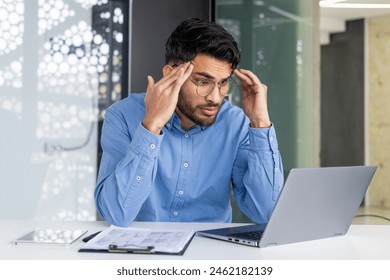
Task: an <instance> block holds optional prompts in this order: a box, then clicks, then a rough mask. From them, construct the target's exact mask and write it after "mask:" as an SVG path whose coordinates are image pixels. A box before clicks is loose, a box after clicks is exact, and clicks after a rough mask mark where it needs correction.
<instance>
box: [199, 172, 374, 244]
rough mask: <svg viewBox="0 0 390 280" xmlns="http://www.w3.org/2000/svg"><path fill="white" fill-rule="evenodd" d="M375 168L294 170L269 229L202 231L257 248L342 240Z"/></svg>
mask: <svg viewBox="0 0 390 280" xmlns="http://www.w3.org/2000/svg"><path fill="white" fill-rule="evenodd" d="M376 168H377V167H376V166H344V167H319V168H295V169H291V170H290V172H289V174H288V177H287V179H286V182H285V184H284V187H283V190H282V192H281V194H280V196H279V198H278V200H277V203H276V205H275V207H274V209H273V211H272V214H271V217H270V219H269V221H268V223H267V224H259V225H257V224H252V225H245V226H239V227H224V228H218V229H211V230H202V231H198V232H197V235H200V236H205V237H211V238H215V239H219V240H224V241H228V242H234V243H237V244H243V245H248V246H254V247H268V246H275V245H281V244H289V243H295V242H302V241H309V240H315V239H322V238H328V237H335V236H342V235H344V234H346V233H347V231H348V229H349V227H350V225H351V223H352V220H353V218H354V217H355V215H356V212H357V210H358V209H359V207H360V205H361V203H362V201H363V198H364V195H365V193H366V191H367V188H368V186H369V184H370V182H371V179H372V177H373V176H374V173H375V171H376Z"/></svg>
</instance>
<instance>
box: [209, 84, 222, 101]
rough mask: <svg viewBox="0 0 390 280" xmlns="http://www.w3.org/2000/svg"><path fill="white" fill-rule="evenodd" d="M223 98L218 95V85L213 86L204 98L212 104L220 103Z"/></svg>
mask: <svg viewBox="0 0 390 280" xmlns="http://www.w3.org/2000/svg"><path fill="white" fill-rule="evenodd" d="M221 98H223V96H222V95H221V94H220V88H219V85H217V84H216V85H215V86H214V88H213V90H212V91H211V92H210V94H209V95H207V96H206V100H207V101H209V102H213V103H220V102H221Z"/></svg>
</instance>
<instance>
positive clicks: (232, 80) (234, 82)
mask: <svg viewBox="0 0 390 280" xmlns="http://www.w3.org/2000/svg"><path fill="white" fill-rule="evenodd" d="M171 67H173V68H175V67H178V65H177V64H172V65H171ZM232 73H233V72H232ZM188 79H189V80H190V81H191V82H192V83H193V84H194V85H195V86H196V94H197V95H199V96H201V97H207V96H209V95H210V94H211V93H212V92H213V90H214V89H215V86H217V87H218V91H219V94H220V95H221V96H223V97H227V96H230V95H231V94H233V93H234V92H235V89H236V88H237V87H238V84H237V82H236V81H235V80H234V78H233V75H232V74H231V75H230V76H229V77H228V78H227V79H226V82H231V83H232V84H233V85H234V87H233V89H234V90H233V91H232V92H229V90H230V89H231V88H232V87H231V86H229V88H228V90H227V92H226V94H222V92H221V86H222V84H221V83H222V82H214V81H212V80H210V79H202V81H210V82H212V83H213V84H214V86H213V88H212V89H211V90H210V92H209V93H207V94H206V95H201V94H199V92H198V89H199V86H201V85H200V84H198V83H197V82H195V81H193V80H192V79H191V78H188Z"/></svg>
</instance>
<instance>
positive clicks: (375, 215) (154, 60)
mask: <svg viewBox="0 0 390 280" xmlns="http://www.w3.org/2000/svg"><path fill="white" fill-rule="evenodd" d="M320 2H323V3H322V5H320ZM325 2H329V3H325ZM364 2H366V3H368V2H376V3H379V4H384V5H385V4H390V1H383V0H382V1H380V0H376V1H359V0H354V1H352V0H351V1H318V0H310V1H307V0H294V1H291V0H261V1H260V0H248V1H247V0H233V1H232V0H207V1H206V0H164V1H157V0H138V1H137V0H133V1H127V0H56V1H54V0H37V1H27V0H3V1H1V2H0V19H1V20H0V22H1V24H0V56H1V60H0V128H1V137H0V154H1V157H0V170H1V171H0V172H1V183H0V194H1V195H0V219H25V220H56V221H75V220H79V221H95V220H97V219H99V217H98V215H97V213H96V210H95V205H94V200H93V190H94V187H95V182H96V176H97V172H98V167H99V158H100V156H101V149H100V142H99V141H100V130H101V125H102V122H103V120H104V113H105V109H106V108H107V107H108V106H110V105H111V104H112V103H114V102H116V101H118V100H120V99H122V98H124V97H126V96H127V95H128V94H129V93H136V92H142V91H144V90H145V88H146V75H147V74H152V75H153V76H154V77H158V76H159V75H161V69H162V67H163V63H164V57H163V54H164V50H163V46H164V43H165V42H164V41H163V40H164V38H166V37H167V36H168V35H169V32H170V31H171V30H172V28H173V27H174V26H175V25H176V24H177V23H178V22H179V21H180V20H181V19H183V18H185V17H189V16H198V17H206V18H209V19H211V20H215V21H216V22H218V23H220V24H221V25H223V26H224V27H225V28H226V29H227V30H229V32H231V33H232V35H233V36H234V37H235V39H236V40H237V42H238V43H239V46H240V48H241V50H242V54H243V55H242V56H243V59H242V62H241V64H240V67H242V68H249V69H252V70H253V71H254V72H255V73H256V74H258V76H259V77H260V79H261V80H262V82H264V83H265V84H266V85H267V86H268V92H269V94H268V102H269V110H270V114H271V118H272V121H273V123H274V125H275V128H276V130H277V134H278V141H279V148H280V151H281V153H282V157H283V162H284V169H285V173H286V174H285V175H287V173H288V171H289V170H290V169H291V168H296V167H318V166H324V167H326V166H346V165H376V166H378V170H377V172H376V175H375V177H374V179H373V181H372V183H371V185H370V187H369V190H368V192H367V195H366V197H365V199H364V201H363V203H362V207H361V209H360V210H359V212H358V214H359V215H361V216H359V217H356V218H355V220H354V222H355V223H367V224H381V223H384V224H388V223H389V218H390V153H389V151H390V124H389V120H390V110H389V108H390V96H389V94H388V92H389V90H390V79H388V78H387V77H388V73H390V35H389V34H390V8H389V7H387V6H386V7H385V6H383V7H382V8H380V9H355V10H354V14H348V12H349V11H350V10H349V9H346V8H337V7H336V8H333V7H329V6H328V7H327V6H326V5H325V4H332V3H333V4H334V3H336V4H340V3H341V4H342V3H364ZM374 10H375V12H373V11H374ZM230 101H231V102H233V103H234V104H237V105H238V106H240V101H241V100H240V95H239V94H236V95H234V96H232V97H231V100H230ZM233 207H234V220H233V221H234V222H246V221H247V220H246V218H245V217H244V216H243V215H242V214H241V213H240V212H239V210H238V209H237V208H236V207H235V206H234V202H233Z"/></svg>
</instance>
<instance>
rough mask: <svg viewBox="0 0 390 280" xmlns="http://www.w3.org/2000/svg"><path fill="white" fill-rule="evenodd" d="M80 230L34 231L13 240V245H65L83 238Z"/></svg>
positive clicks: (82, 231)
mask: <svg viewBox="0 0 390 280" xmlns="http://www.w3.org/2000/svg"><path fill="white" fill-rule="evenodd" d="M86 232H87V230H82V229H36V230H33V231H31V232H29V233H28V234H26V235H24V236H22V237H20V238H18V239H16V240H14V243H15V244H57V245H67V244H72V243H73V242H74V241H76V240H77V239H79V238H80V237H81V236H83V235H84V234H85V233H86Z"/></svg>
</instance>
